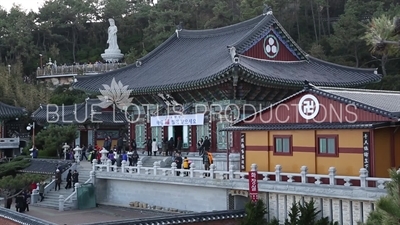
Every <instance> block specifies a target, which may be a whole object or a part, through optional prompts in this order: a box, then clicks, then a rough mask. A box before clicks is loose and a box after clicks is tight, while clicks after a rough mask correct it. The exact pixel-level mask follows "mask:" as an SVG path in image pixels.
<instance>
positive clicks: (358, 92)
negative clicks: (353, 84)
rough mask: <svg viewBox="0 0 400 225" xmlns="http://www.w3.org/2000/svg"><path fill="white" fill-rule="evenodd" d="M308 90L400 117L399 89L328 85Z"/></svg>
mask: <svg viewBox="0 0 400 225" xmlns="http://www.w3.org/2000/svg"><path fill="white" fill-rule="evenodd" d="M310 90H311V92H314V93H317V94H320V95H323V96H326V97H329V98H333V99H336V100H341V101H344V102H346V103H347V104H357V103H359V104H360V106H361V107H363V108H365V109H366V110H369V111H383V112H381V113H380V114H386V115H388V116H392V117H398V118H400V92H399V91H383V90H366V89H349V88H328V87H316V88H312V89H310ZM350 102H351V103H350ZM360 106H358V107H360Z"/></svg>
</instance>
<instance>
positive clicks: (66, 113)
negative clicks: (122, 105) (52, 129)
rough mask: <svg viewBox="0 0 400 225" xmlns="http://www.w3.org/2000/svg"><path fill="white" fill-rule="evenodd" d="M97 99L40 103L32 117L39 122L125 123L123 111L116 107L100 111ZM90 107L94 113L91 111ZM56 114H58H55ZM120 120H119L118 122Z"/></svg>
mask: <svg viewBox="0 0 400 225" xmlns="http://www.w3.org/2000/svg"><path fill="white" fill-rule="evenodd" d="M98 103H100V100H98V99H89V100H87V101H86V102H85V103H79V104H76V105H67V106H55V105H41V106H40V107H39V108H38V109H37V110H36V111H35V112H33V113H32V119H34V120H35V121H41V122H53V123H59V124H70V123H75V124H82V123H90V122H91V121H93V122H100V121H101V122H102V123H103V124H104V123H112V124H114V123H126V122H127V118H126V116H125V114H124V113H123V112H121V111H120V110H118V109H116V110H115V112H112V111H102V109H101V108H100V107H98V106H96V104H98ZM92 109H93V110H94V113H93V114H91V113H92ZM57 115H58V116H57ZM118 121H120V122H118Z"/></svg>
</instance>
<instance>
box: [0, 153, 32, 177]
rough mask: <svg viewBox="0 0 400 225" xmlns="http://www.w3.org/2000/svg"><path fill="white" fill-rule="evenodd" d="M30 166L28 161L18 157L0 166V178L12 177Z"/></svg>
mask: <svg viewBox="0 0 400 225" xmlns="http://www.w3.org/2000/svg"><path fill="white" fill-rule="evenodd" d="M30 164H31V162H30V160H29V159H27V158H25V157H23V156H19V157H16V158H14V159H12V160H11V161H10V162H7V163H3V164H0V177H4V176H10V175H11V176H14V175H15V174H17V172H18V170H22V169H24V168H26V167H28V166H29V165H30Z"/></svg>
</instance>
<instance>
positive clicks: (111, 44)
mask: <svg viewBox="0 0 400 225" xmlns="http://www.w3.org/2000/svg"><path fill="white" fill-rule="evenodd" d="M108 21H109V23H110V26H109V27H108V39H107V44H108V49H110V50H119V47H118V43H117V32H118V28H117V26H115V21H114V19H108Z"/></svg>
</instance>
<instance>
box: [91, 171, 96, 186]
mask: <svg viewBox="0 0 400 225" xmlns="http://www.w3.org/2000/svg"><path fill="white" fill-rule="evenodd" d="M90 180H91V181H92V184H93V185H96V172H95V171H90Z"/></svg>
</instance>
